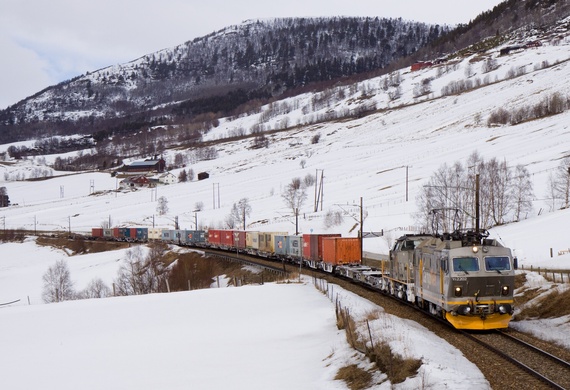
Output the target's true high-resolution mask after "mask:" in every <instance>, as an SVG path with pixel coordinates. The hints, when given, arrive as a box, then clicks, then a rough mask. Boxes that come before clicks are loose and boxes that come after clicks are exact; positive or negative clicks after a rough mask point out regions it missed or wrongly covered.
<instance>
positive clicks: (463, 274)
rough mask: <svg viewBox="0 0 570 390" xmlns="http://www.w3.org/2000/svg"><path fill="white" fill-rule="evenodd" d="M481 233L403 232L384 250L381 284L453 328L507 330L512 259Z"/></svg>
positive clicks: (511, 286)
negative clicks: (385, 261)
mask: <svg viewBox="0 0 570 390" xmlns="http://www.w3.org/2000/svg"><path fill="white" fill-rule="evenodd" d="M488 236H489V233H488V232H486V231H483V232H480V231H466V232H459V231H456V232H454V233H452V234H445V235H441V236H429V235H404V236H402V237H400V238H399V239H398V240H397V241H396V243H395V244H394V247H393V249H392V250H391V251H390V259H389V262H388V269H387V275H386V276H384V277H383V278H384V279H385V280H384V281H383V283H384V284H385V285H383V286H384V288H385V289H386V290H387V291H389V292H390V293H391V294H392V295H395V296H397V297H400V298H402V299H405V300H407V301H409V302H413V303H415V304H416V305H417V306H419V307H421V308H423V309H425V310H427V311H429V312H430V313H431V314H433V315H436V316H439V317H442V318H444V319H446V320H447V321H448V322H450V323H451V324H452V325H453V326H454V327H455V328H457V329H478V330H488V329H500V328H507V327H508V325H509V322H510V320H511V317H512V314H513V292H514V284H515V269H516V268H517V260H516V258H513V256H512V254H511V250H510V249H508V248H505V247H504V246H502V245H501V244H500V243H499V242H498V241H497V240H494V239H489V238H488Z"/></svg>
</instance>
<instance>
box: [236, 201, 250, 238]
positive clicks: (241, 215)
mask: <svg viewBox="0 0 570 390" xmlns="http://www.w3.org/2000/svg"><path fill="white" fill-rule="evenodd" d="M250 215H251V205H250V204H249V199H248V198H242V199H240V201H239V202H238V203H234V205H233V207H232V211H231V217H232V218H233V219H234V221H235V225H237V224H239V223H242V226H243V230H245V228H246V224H245V218H246V217H249V216H250Z"/></svg>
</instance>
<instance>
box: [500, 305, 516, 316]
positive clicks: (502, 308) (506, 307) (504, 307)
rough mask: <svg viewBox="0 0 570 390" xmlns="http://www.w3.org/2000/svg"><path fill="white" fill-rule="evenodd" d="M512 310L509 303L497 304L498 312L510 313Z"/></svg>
mask: <svg viewBox="0 0 570 390" xmlns="http://www.w3.org/2000/svg"><path fill="white" fill-rule="evenodd" d="M512 311H513V309H512V307H511V305H509V304H508V303H505V304H503V305H499V313H501V314H507V313H511V312H512Z"/></svg>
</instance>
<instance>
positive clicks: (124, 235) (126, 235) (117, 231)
mask: <svg viewBox="0 0 570 390" xmlns="http://www.w3.org/2000/svg"><path fill="white" fill-rule="evenodd" d="M113 237H115V238H117V239H119V240H128V239H130V238H131V229H129V228H124V227H122V228H113Z"/></svg>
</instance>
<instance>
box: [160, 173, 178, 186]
mask: <svg viewBox="0 0 570 390" xmlns="http://www.w3.org/2000/svg"><path fill="white" fill-rule="evenodd" d="M158 182H159V183H162V184H174V183H178V178H177V177H176V176H174V175H173V174H172V173H170V172H166V173H163V174H162V175H160V176H159V177H158Z"/></svg>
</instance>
